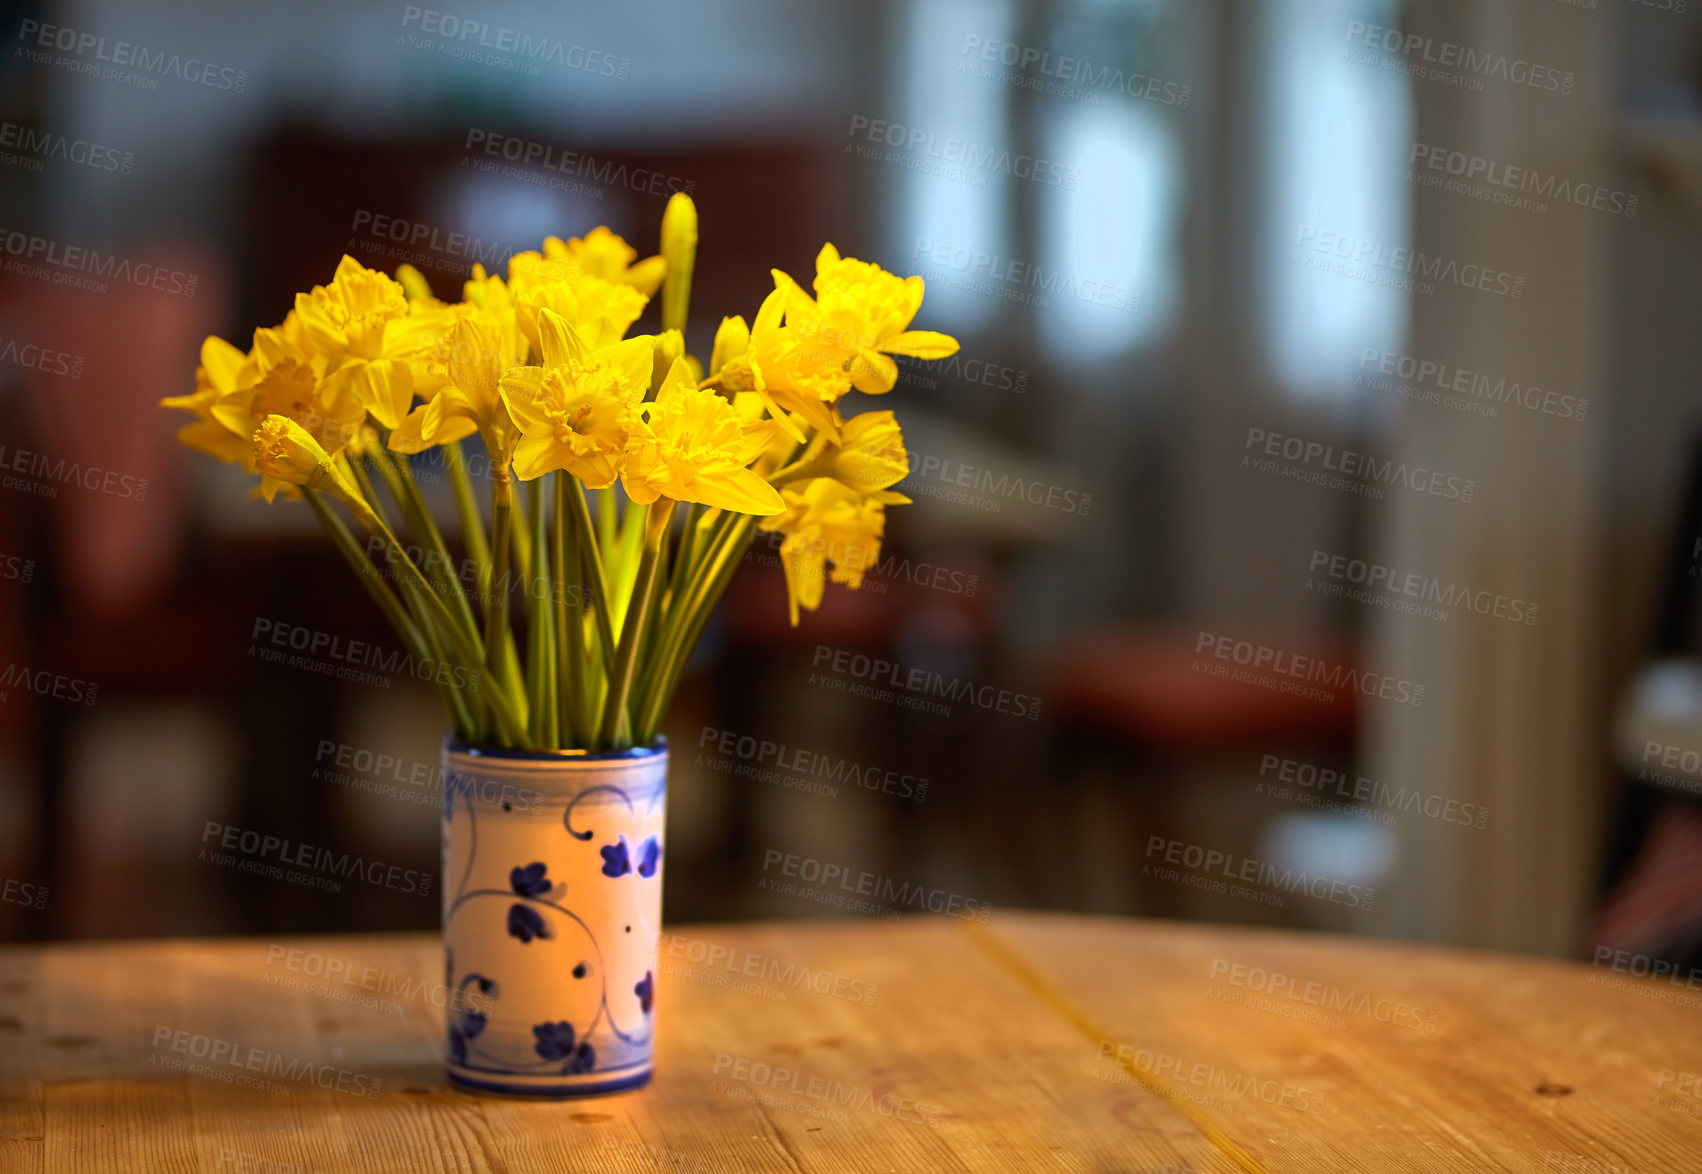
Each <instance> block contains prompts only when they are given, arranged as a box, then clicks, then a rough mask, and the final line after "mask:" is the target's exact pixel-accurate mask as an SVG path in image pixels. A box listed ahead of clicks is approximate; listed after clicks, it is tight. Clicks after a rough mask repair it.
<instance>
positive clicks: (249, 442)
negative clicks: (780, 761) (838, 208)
mask: <svg viewBox="0 0 1702 1174" xmlns="http://www.w3.org/2000/svg"><path fill="white" fill-rule="evenodd" d="M660 235H661V251H660V253H659V254H658V255H656V256H652V257H647V258H643V259H640V258H639V256H638V251H637V250H636V249H635V248H633V247H632V246H631V245H629V244H628V243H627V242H626V241H625V240H622V239H621V238H620V237H619V236H616V235H615V234H614V233H612V232H610V231H609V230H608V229H607V228H595V229H592V230H591V231H590V232H589V233H587V234H586V235H585V236H583V237H573V238H571V239H569V240H565V241H564V240H561V239H560V238H558V237H553V236H552V237H549V238H547V239H546V240H545V241H544V242H543V246H542V247H541V248H540V249H538V250H536V251H529V252H524V253H519V254H516V255H515V256H514V257H512V258H511V259H510V260H509V262H508V267H507V272H506V274H502V275H499V274H492V273H487V272H486V271H485V269H484V267H483V266H481V265H475V266H473V271H472V275H471V277H469V278H468V279H467V280H466V281H465V282H464V283H463V285H462V289H461V297H460V299H459V300H458V301H452V302H451V301H443V300H441V299H439V298H438V297H437V296H436V295H435V294H434V293H433V292H432V289H431V286H430V284H429V283H428V282H427V281H426V280H425V278H424V277H423V276H422V275H421V274H420V273H419V272H418V271H417V270H415V269H413V268H412V267H411V266H406V265H404V266H402V268H401V269H399V270H398V271H397V273H396V274H395V276H394V277H392V276H390V275H387V274H384V273H380V272H378V271H376V270H372V269H368V268H367V267H366V266H364V265H362V264H361V263H360V262H358V261H356V260H355V259H354V258H352V257H344V258H343V259H342V261H341V263H340V264H339V265H338V266H337V268H336V272H335V273H334V274H333V275H332V278H331V280H330V282H329V283H328V284H326V285H321V286H315V287H314V288H313V289H311V290H309V291H307V292H306V293H302V294H298V295H297V296H296V299H295V303H294V306H293V307H292V308H290V309H289V312H288V313H287V314H286V315H285V316H284V320H283V321H282V322H281V323H279V324H278V325H276V326H272V327H267V328H264V329H259V330H256V331H255V332H254V338H253V342H252V345H251V346H250V347H249V349H248V350H246V351H244V350H242V349H241V348H239V347H237V346H234V345H232V344H231V343H229V342H226V341H225V340H223V339H221V338H216V337H215V338H208V339H207V340H206V342H205V343H203V344H202V347H201V356H200V358H201V361H200V365H199V366H198V367H197V368H196V371H195V386H194V390H193V391H190V392H188V393H187V394H184V395H178V396H171V397H169V398H167V399H164V400H162V401H161V406H163V407H168V408H175V409H179V410H181V411H185V412H188V413H189V414H190V416H191V417H192V419H191V420H190V422H189V423H187V424H185V425H184V426H183V427H182V428H181V429H179V431H178V438H179V440H181V441H182V442H183V444H185V445H187V446H188V447H190V448H195V449H199V450H201V451H202V452H205V453H208V454H210V455H212V456H214V457H217V458H218V459H219V460H221V461H225V462H227V463H230V464H235V465H240V466H242V468H243V469H244V470H246V471H247V472H249V473H251V474H254V475H256V477H257V478H258V480H257V482H256V483H255V485H254V489H253V493H254V495H256V496H259V497H263V498H265V499H266V500H267V501H268V502H270V501H274V500H275V499H276V498H278V497H280V496H281V497H284V498H286V499H291V500H295V499H300V500H304V501H305V502H306V503H307V504H308V506H309V507H310V508H311V509H312V510H313V512H314V514H315V516H316V517H317V518H318V519H319V521H320V523H321V525H322V526H323V527H324V529H325V530H326V532H327V533H328V534H329V535H330V537H331V539H332V541H333V543H334V545H335V546H336V548H337V550H338V552H339V553H340V554H341V555H342V556H343V558H344V559H345V560H347V562H348V563H349V565H350V568H351V569H352V570H353V571H354V573H355V575H356V577H357V579H358V580H359V581H360V583H361V586H362V587H363V588H364V589H365V590H366V591H367V593H368V595H369V596H371V598H372V600H373V601H374V603H376V604H377V605H378V607H379V609H380V611H382V612H383V613H384V616H385V618H386V619H387V620H388V621H389V623H390V624H391V626H392V627H393V628H394V629H395V632H396V636H397V639H398V640H399V641H400V643H401V644H402V645H403V647H404V649H405V651H406V653H407V654H408V655H409V656H411V657H413V658H416V659H417V660H418V661H419V662H420V663H421V665H422V668H423V669H425V670H426V671H422V672H420V673H419V674H418V675H419V676H421V677H422V678H423V679H428V680H430V681H432V682H433V683H434V687H435V688H436V689H437V691H438V693H439V695H440V698H441V700H442V702H443V704H444V706H445V708H446V709H447V711H448V713H449V715H450V719H451V721H452V722H453V724H454V727H455V732H456V734H457V736H458V737H459V738H460V739H461V740H462V741H463V742H465V743H466V744H468V745H472V746H486V747H491V748H494V749H518V750H557V751H586V752H597V751H607V750H623V749H626V748H628V747H631V746H635V745H649V744H651V743H652V742H654V741H655V740H656V738H657V736H658V734H659V733H660V730H661V726H662V722H663V720H664V718H665V717H666V714H667V710H668V705H669V703H670V701H671V699H672V697H673V694H674V691H675V689H676V688H677V686H678V684H679V680H680V676H681V674H682V673H683V672H684V671H685V665H686V662H687V660H688V659H689V658H690V654H691V649H692V647H693V645H695V643H696V642H697V639H698V637H699V636H700V635H701V634H702V632H703V628H704V624H705V623H706V622H707V620H708V617H709V614H710V612H711V611H713V610H714V607H715V605H716V603H717V602H718V601H719V599H720V598H721V595H722V594H723V593H724V592H725V590H726V588H727V584H728V582H729V581H730V580H731V579H732V576H733V572H734V570H735V569H736V568H737V567H738V565H739V563H740V562H741V561H742V558H743V555H744V552H745V550H746V548H747V547H748V545H749V543H750V541H751V538H752V536H753V534H754V533H755V532H756V531H757V530H759V529H760V530H763V531H767V532H773V533H777V534H778V535H779V536H780V539H779V543H780V546H779V549H780V554H781V566H782V570H783V572H784V575H785V580H786V588H787V596H788V600H789V607H790V618H791V622H792V623H793V624H794V625H796V624H798V623H799V622H800V618H801V613H802V612H804V611H811V610H814V609H815V608H816V607H818V606H819V605H820V603H821V600H822V597H823V593H824V591H825V589H826V584H827V582H828V581H829V580H831V581H832V582H834V583H837V584H840V585H843V586H845V587H847V588H850V589H852V590H855V589H857V588H858V587H860V586H861V585H862V580H863V576H864V574H865V572H866V571H867V570H868V569H869V568H870V567H871V566H873V565H875V564H876V563H877V562H878V561H879V555H880V545H881V541H882V538H883V536H884V534H885V528H886V508H887V507H888V506H890V505H898V504H902V503H904V502H906V501H907V500H908V499H906V498H905V497H904V496H902V495H901V494H899V493H896V492H894V491H893V489H892V486H894V485H896V484H897V483H898V482H900V481H902V480H903V479H904V478H905V477H906V476H908V475H909V471H910V464H909V458H908V456H907V454H906V451H905V447H904V437H903V434H902V432H901V431H900V429H899V425H898V420H897V418H896V417H895V416H894V414H893V413H892V412H890V411H863V412H859V413H856V414H848V413H847V406H848V404H849V402H850V401H849V399H848V398H847V397H849V395H850V393H851V392H853V391H856V392H861V393H863V394H865V395H882V394H884V393H886V392H889V391H891V390H892V389H893V387H894V385H895V383H896V382H897V377H898V368H897V365H896V364H895V363H894V361H893V356H895V355H905V356H908V357H911V358H916V359H923V360H928V359H940V358H944V357H946V356H948V355H951V354H952V353H954V352H955V351H956V350H957V342H956V340H955V339H952V338H950V337H948V336H947V335H944V334H938V333H935V332H933V331H927V330H912V329H911V328H910V326H911V322H912V320H913V319H914V318H915V317H916V314H917V313H918V311H919V310H920V309H921V305H922V294H923V283H922V279H921V278H920V277H908V278H900V277H898V276H895V275H894V274H891V273H888V272H887V271H886V270H884V269H882V268H881V267H880V266H878V265H875V264H872V263H870V262H868V261H859V260H857V259H855V258H852V257H842V256H841V255H840V254H839V251H838V250H837V249H835V248H834V247H833V246H832V245H825V246H823V248H822V250H821V252H820V253H819V254H818V255H817V256H816V259H815V267H816V269H815V278H814V281H813V282H812V284H811V290H810V292H806V291H805V290H804V288H803V287H802V286H801V285H799V284H798V283H797V282H796V281H794V280H793V279H792V278H791V277H790V276H788V275H787V274H786V273H784V272H782V271H780V270H778V269H776V270H773V271H772V277H773V282H774V289H773V292H772V293H770V294H769V295H768V297H767V298H765V299H764V301H763V302H762V305H761V306H759V307H758V308H757V310H756V313H755V314H754V315H753V316H752V318H751V321H750V322H749V323H747V322H746V321H745V319H744V318H742V317H736V316H735V317H727V318H723V319H721V321H720V325H719V327H718V328H717V329H716V330H715V332H714V336H713V338H712V339H711V340H709V341H710V342H711V346H710V349H709V352H708V360H707V362H705V361H704V360H703V359H702V358H700V357H699V355H698V354H694V353H692V351H691V350H690V348H689V337H690V335H691V333H692V331H691V330H690V329H689V323H688V312H689V306H690V297H691V287H692V279H693V275H694V269H695V266H696V255H697V239H698V222H697V209H696V208H695V207H694V206H693V205H692V202H691V200H690V198H689V197H687V196H684V195H676V196H674V197H673V198H672V199H671V200H670V201H669V203H668V206H667V209H666V210H665V211H664V213H663V216H662V224H661V234H660ZM652 300H655V301H656V302H657V303H658V304H657V305H656V306H655V307H654V317H653V319H652V320H654V321H656V322H657V323H658V325H657V327H656V332H655V333H653V334H645V333H634V327H635V326H636V325H637V324H638V323H639V322H640V321H641V320H644V319H645V318H646V315H647V313H651V312H652V308H651V307H650V303H651V302H652ZM418 470H428V471H429V472H430V477H431V479H432V480H433V481H439V480H447V482H448V484H449V488H450V490H451V494H450V496H451V498H452V499H453V502H454V524H453V525H442V524H440V522H439V520H438V519H436V518H434V517H433V516H432V513H431V510H430V508H429V506H428V504H427V501H426V498H425V496H424V495H423V494H422V493H421V491H420V489H419V483H418V481H416V471H418ZM475 470H478V475H475ZM479 480H483V481H486V482H488V484H486V485H484V486H482V487H481V486H479V485H478V484H476V482H477V481H479ZM522 488H523V489H524V492H522V491H521V489H522ZM481 499H483V502H481ZM345 516H346V519H347V520H345ZM446 531H447V532H448V534H449V535H450V536H452V537H457V538H459V544H460V548H461V552H462V553H461V556H460V557H459V558H458V557H456V555H454V554H452V552H451V550H450V544H449V541H448V539H447V538H446V536H445V532H446ZM516 597H518V598H516Z"/></svg>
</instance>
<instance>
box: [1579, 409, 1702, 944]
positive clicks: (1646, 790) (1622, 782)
mask: <svg viewBox="0 0 1702 1174" xmlns="http://www.w3.org/2000/svg"><path fill="white" fill-rule="evenodd" d="M1678 514H1679V522H1678V526H1677V532H1676V533H1675V534H1674V535H1673V538H1672V545H1671V547H1670V548H1669V555H1668V561H1667V574H1666V588H1665V592H1664V595H1663V598H1662V601H1661V606H1660V612H1659V614H1658V615H1657V617H1656V620H1655V629H1654V633H1653V635H1652V637H1651V639H1650V642H1649V643H1650V647H1649V655H1648V657H1647V659H1646V661H1645V663H1644V665H1643V667H1642V668H1641V669H1639V670H1638V672H1637V673H1636V675H1635V676H1633V677H1632V679H1631V681H1630V682H1629V683H1628V684H1627V685H1626V687H1625V689H1624V691H1623V693H1622V694H1621V697H1620V699H1619V702H1618V705H1617V706H1616V712H1615V718H1614V736H1613V748H1614V759H1615V762H1614V765H1615V767H1616V768H1617V770H1618V775H1619V782H1618V785H1617V788H1616V792H1617V793H1616V795H1615V797H1614V807H1615V815H1614V819H1613V827H1612V831H1611V834H1610V839H1609V841H1608V844H1607V851H1606V859H1605V861H1604V867H1603V874H1602V892H1603V898H1602V902H1601V905H1600V907H1599V909H1598V910H1597V914H1596V918H1595V920H1594V922H1593V924H1592V925H1591V926H1590V928H1589V929H1588V931H1587V932H1586V935H1585V941H1584V946H1585V948H1586V949H1592V948H1595V947H1608V948H1611V949H1615V950H1626V951H1629V952H1632V953H1641V954H1645V955H1648V956H1649V957H1651V958H1657V959H1662V960H1665V961H1671V962H1674V963H1676V964H1677V965H1678V966H1680V967H1681V968H1683V967H1690V966H1695V967H1702V643H1699V639H1698V637H1699V636H1702V632H1699V630H1698V619H1699V618H1702V617H1699V616H1698V614H1697V613H1698V610H1699V608H1702V593H1698V591H1697V580H1698V578H1699V577H1702V440H1699V441H1698V442H1697V443H1696V445H1695V446H1694V448H1693V449H1692V453H1691V460H1690V476H1689V478H1688V484H1687V485H1686V487H1685V496H1684V499H1683V501H1682V503H1681V505H1680V508H1679V511H1678Z"/></svg>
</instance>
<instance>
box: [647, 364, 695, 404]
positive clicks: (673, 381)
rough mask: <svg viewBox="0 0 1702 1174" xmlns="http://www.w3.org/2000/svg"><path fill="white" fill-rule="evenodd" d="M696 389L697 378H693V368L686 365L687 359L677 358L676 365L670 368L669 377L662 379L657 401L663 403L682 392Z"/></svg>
mask: <svg viewBox="0 0 1702 1174" xmlns="http://www.w3.org/2000/svg"><path fill="white" fill-rule="evenodd" d="M696 390H697V380H696V379H693V378H692V374H691V368H690V367H689V366H687V365H686V361H685V359H683V358H679V359H675V360H674V365H673V366H672V367H669V368H668V374H667V377H666V378H664V379H663V380H662V386H661V388H660V389H658V390H657V392H656V402H657V403H661V402H662V401H663V400H665V399H672V398H673V397H674V396H676V395H679V394H681V393H682V392H687V391H696Z"/></svg>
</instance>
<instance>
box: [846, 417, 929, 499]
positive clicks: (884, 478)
mask: <svg viewBox="0 0 1702 1174" xmlns="http://www.w3.org/2000/svg"><path fill="white" fill-rule="evenodd" d="M828 469H829V472H830V475H831V476H832V477H833V478H834V479H835V480H837V481H839V482H841V483H842V484H844V485H847V486H849V487H851V488H852V489H855V490H857V491H858V492H860V493H874V492H875V491H877V490H881V489H885V488H886V487H887V486H889V485H893V484H896V483H897V482H899V481H902V480H904V479H905V478H906V477H908V476H909V475H910V454H909V453H908V452H906V451H905V448H904V433H903V432H902V431H900V430H899V427H898V418H897V417H896V416H894V415H893V414H892V413H891V412H863V413H861V414H860V415H856V416H853V417H851V419H850V420H848V421H846V423H845V424H844V425H843V426H842V427H841V428H840V430H839V444H838V445H837V447H836V448H835V450H834V451H833V452H832V455H831V457H830V463H829V465H828Z"/></svg>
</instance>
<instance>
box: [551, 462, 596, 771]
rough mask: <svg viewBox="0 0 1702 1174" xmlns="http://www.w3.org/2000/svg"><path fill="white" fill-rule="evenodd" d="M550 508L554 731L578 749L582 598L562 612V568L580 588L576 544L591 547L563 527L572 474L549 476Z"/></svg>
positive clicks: (585, 735)
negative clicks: (553, 495)
mask: <svg viewBox="0 0 1702 1174" xmlns="http://www.w3.org/2000/svg"><path fill="white" fill-rule="evenodd" d="M554 480H555V493H556V509H555V517H554V518H553V519H552V526H551V537H552V542H551V544H550V559H551V571H552V577H553V578H554V580H555V589H554V600H555V619H556V624H555V631H556V657H557V661H556V687H557V690H558V697H557V705H556V709H557V723H556V724H557V730H558V733H559V734H560V738H561V743H562V745H561V748H562V749H570V748H578V747H583V746H584V745H585V744H586V742H587V741H588V740H589V732H588V730H587V727H588V726H589V725H590V724H591V719H590V709H589V707H588V706H587V705H586V703H585V702H586V697H585V681H584V675H585V672H584V670H585V668H586V665H585V624H584V615H583V609H584V606H585V595H584V591H583V589H582V590H581V591H580V592H579V593H578V598H579V610H578V611H575V612H574V613H573V614H572V615H569V614H568V610H567V582H568V579H567V568H568V567H572V568H573V583H574V585H575V586H578V587H581V588H583V585H584V582H585V577H584V576H583V575H582V574H580V564H579V547H578V544H579V542H581V541H584V542H588V543H590V544H592V545H595V544H596V542H597V536H596V535H595V534H584V535H582V534H580V533H579V531H578V530H577V529H576V528H574V527H570V526H569V525H568V524H567V518H568V515H569V513H570V511H571V506H570V505H569V504H568V497H569V495H571V494H574V493H577V492H579V484H578V482H576V481H574V480H573V474H571V473H569V472H567V471H566V470H565V469H558V470H557V471H556V472H555V474H554Z"/></svg>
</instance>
